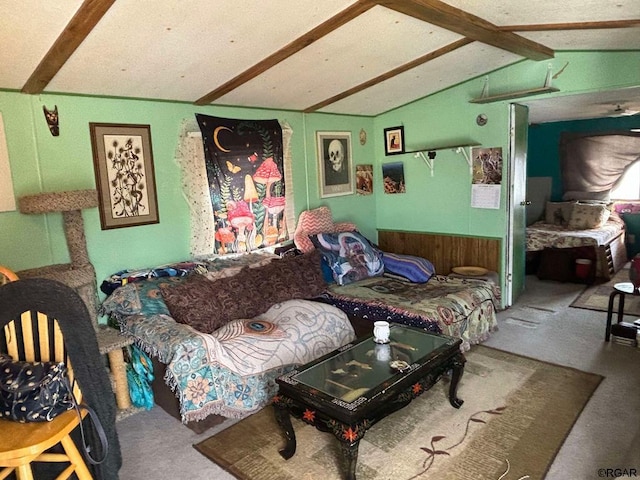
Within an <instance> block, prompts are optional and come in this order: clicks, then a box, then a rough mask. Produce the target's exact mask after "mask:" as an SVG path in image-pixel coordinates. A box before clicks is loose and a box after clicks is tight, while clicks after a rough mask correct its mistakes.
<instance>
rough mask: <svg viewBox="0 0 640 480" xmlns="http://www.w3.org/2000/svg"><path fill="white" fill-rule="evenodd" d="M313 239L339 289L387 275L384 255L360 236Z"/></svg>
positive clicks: (347, 234) (333, 235) (323, 235)
mask: <svg viewBox="0 0 640 480" xmlns="http://www.w3.org/2000/svg"><path fill="white" fill-rule="evenodd" d="M309 238H310V239H311V242H312V243H313V244H314V245H315V247H316V248H317V249H318V250H320V251H321V252H322V255H323V256H324V259H325V260H326V262H327V263H328V264H329V267H330V268H331V271H332V272H333V279H334V280H335V281H336V283H337V284H338V285H347V284H348V283H351V282H355V281H357V280H362V279H363V278H368V277H375V276H378V275H382V274H383V273H384V265H383V263H382V252H381V251H380V250H378V249H377V248H375V247H373V246H372V245H371V243H369V240H367V239H366V238H365V237H363V236H362V235H361V234H360V233H358V232H340V233H319V234H318V235H312V236H311V237H309Z"/></svg>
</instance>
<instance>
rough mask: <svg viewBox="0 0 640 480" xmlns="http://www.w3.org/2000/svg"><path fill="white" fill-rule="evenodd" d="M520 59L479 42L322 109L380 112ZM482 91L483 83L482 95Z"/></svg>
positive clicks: (371, 113) (337, 111)
mask: <svg viewBox="0 0 640 480" xmlns="http://www.w3.org/2000/svg"><path fill="white" fill-rule="evenodd" d="M520 59H521V57H519V56H517V55H514V54H512V53H508V52H505V51H504V50H500V49H497V48H494V47H491V46H488V45H483V44H481V43H477V42H475V43H472V44H469V45H466V46H464V47H462V48H459V49H458V50H455V51H453V52H452V53H449V54H447V55H446V56H444V57H439V58H436V59H435V60H433V61H431V62H429V63H427V64H424V65H421V66H419V67H416V68H414V69H412V70H409V71H407V72H405V73H402V74H400V75H397V76H395V77H393V78H391V79H389V80H387V81H385V82H383V83H380V84H378V85H375V86H373V87H371V88H368V89H367V90H364V91H363V92H360V93H356V94H355V95H352V96H350V97H347V98H345V99H343V100H340V101H338V102H336V103H334V104H331V105H328V106H327V107H325V108H323V109H322V110H321V111H323V112H330V113H359V114H361V115H377V114H380V113H382V112H385V111H388V110H390V109H392V108H395V107H396V106H398V105H404V104H406V103H409V102H412V101H414V100H417V99H419V98H422V97H425V96H427V95H431V94H433V93H436V92H438V91H440V90H443V89H445V88H447V87H449V86H452V85H456V84H458V83H461V82H464V81H466V80H468V79H470V78H474V77H477V76H480V75H482V74H483V73H485V72H488V71H491V70H495V69H497V68H501V67H504V66H507V65H510V64H512V63H514V62H517V61H518V60H520ZM480 90H481V86H480V85H479V92H478V94H479V93H480Z"/></svg>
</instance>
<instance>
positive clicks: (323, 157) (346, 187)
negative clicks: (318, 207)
mask: <svg viewBox="0 0 640 480" xmlns="http://www.w3.org/2000/svg"><path fill="white" fill-rule="evenodd" d="M316 142H317V145H316V148H317V152H318V178H319V180H320V198H326V197H336V196H338V195H351V194H353V193H354V192H355V182H354V174H353V161H352V155H351V132H316Z"/></svg>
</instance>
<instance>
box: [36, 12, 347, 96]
mask: <svg viewBox="0 0 640 480" xmlns="http://www.w3.org/2000/svg"><path fill="white" fill-rule="evenodd" d="M352 3H354V0H348V1H347V0H323V2H322V4H321V7H320V6H318V2H317V1H315V0H296V1H295V2H291V1H287V0H274V1H269V2H260V8H255V7H256V2H255V1H253V0H217V1H216V2H211V1H209V0H191V1H189V2H169V1H164V2H141V1H139V0H118V1H117V2H116V3H115V4H114V5H113V6H112V7H111V9H110V10H109V12H107V14H106V15H105V17H104V18H103V19H102V21H101V22H100V23H99V24H98V25H97V26H96V28H95V29H94V30H93V31H92V32H91V34H90V35H89V36H88V37H87V39H86V40H85V42H84V43H83V44H82V45H81V46H80V48H78V50H77V51H76V52H75V53H74V54H73V55H72V57H71V58H70V59H69V61H68V62H67V63H66V64H65V66H64V67H63V68H62V69H61V70H60V72H59V73H58V75H57V76H56V77H55V78H54V79H53V81H52V82H51V83H50V85H49V87H48V90H50V91H75V92H78V93H86V94H89V93H97V94H99V95H115V96H126V97H147V98H149V97H151V98H163V99H172V100H186V101H194V100H195V99H197V98H200V97H201V96H203V95H205V94H206V93H208V92H210V91H211V90H213V89H214V88H216V87H217V86H219V85H220V84H223V83H224V82H226V81H228V80H230V79H231V78H233V77H235V76H236V75H238V74H239V73H241V72H243V71H244V70H246V69H247V68H249V67H251V66H252V65H254V64H255V63H257V62H258V61H260V60H262V59H263V58H265V57H267V56H269V55H270V54H272V53H273V52H275V51H277V50H278V49H280V48H282V47H283V46H284V45H286V44H288V43H289V42H291V41H293V40H294V39H295V38H297V37H299V36H301V35H303V34H304V33H305V32H307V31H308V30H310V29H312V28H314V27H315V26H317V25H318V24H320V23H322V22H323V21H325V20H327V19H328V18H330V17H331V16H333V15H335V14H337V13H338V12H340V11H341V10H342V9H344V8H346V7H347V6H349V5H350V4H352ZM150 5H151V6H152V8H150Z"/></svg>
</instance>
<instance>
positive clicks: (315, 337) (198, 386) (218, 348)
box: [120, 300, 355, 422]
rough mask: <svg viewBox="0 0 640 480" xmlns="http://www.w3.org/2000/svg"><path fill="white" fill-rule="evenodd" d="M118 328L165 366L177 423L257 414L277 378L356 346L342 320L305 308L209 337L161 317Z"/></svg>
mask: <svg viewBox="0 0 640 480" xmlns="http://www.w3.org/2000/svg"><path fill="white" fill-rule="evenodd" d="M120 328H121V330H122V332H123V333H125V334H127V335H130V336H132V337H134V339H135V341H136V343H137V344H138V345H140V346H141V347H142V348H144V349H145V350H146V351H148V352H150V353H152V354H153V355H156V356H157V357H158V359H159V360H160V361H162V362H163V363H166V364H167V371H166V378H165V381H166V382H167V384H168V385H169V386H170V387H171V388H172V389H173V390H174V391H175V392H176V395H177V396H178V397H179V399H180V410H181V414H182V420H183V422H189V421H192V420H202V419H204V418H205V417H207V416H208V415H211V414H217V415H222V416H225V417H229V418H244V417H246V416H248V415H250V414H252V413H255V412H256V411H258V410H259V409H261V408H262V407H263V406H265V405H266V404H267V403H268V402H269V401H270V399H271V398H272V397H273V396H274V395H275V394H276V392H277V385H276V383H275V379H276V378H277V377H278V376H280V375H282V374H284V373H286V372H288V371H290V370H291V369H293V368H294V367H295V366H297V365H301V364H304V363H307V362H310V361H311V360H314V359H316V358H318V357H320V356H322V355H324V354H326V353H329V352H330V351H332V350H334V349H336V348H338V347H340V346H342V345H345V344H347V343H349V342H351V341H353V340H354V339H355V334H354V332H353V328H352V327H351V324H350V322H349V320H348V318H347V316H346V315H345V314H344V312H342V311H340V310H339V309H337V308H335V307H333V306H331V305H325V304H322V303H317V302H312V301H308V300H289V301H286V302H282V303H279V304H276V305H273V306H272V307H271V308H270V309H269V310H268V311H267V312H265V313H264V314H262V315H259V316H257V317H255V318H252V319H239V320H234V321H232V322H230V323H228V324H227V325H225V326H223V327H222V328H220V329H218V330H216V331H215V332H214V333H213V334H210V335H209V334H204V333H200V332H198V331H197V330H194V329H193V328H191V327H189V326H187V325H183V324H179V323H177V322H176V321H175V320H173V319H172V318H171V317H170V316H168V315H166V314H156V315H131V316H126V317H124V318H122V319H121V321H120Z"/></svg>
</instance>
